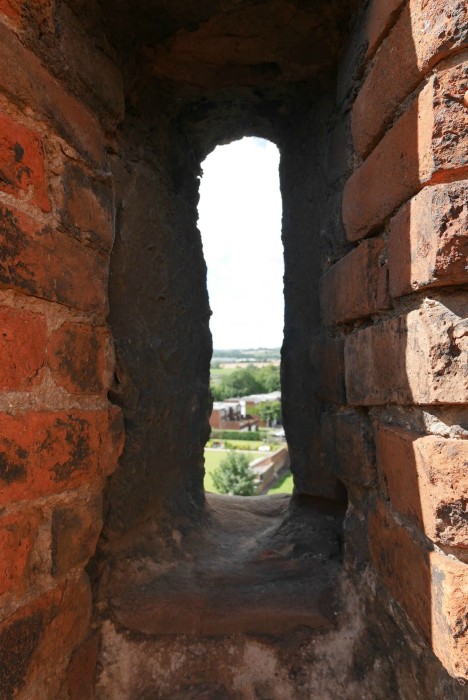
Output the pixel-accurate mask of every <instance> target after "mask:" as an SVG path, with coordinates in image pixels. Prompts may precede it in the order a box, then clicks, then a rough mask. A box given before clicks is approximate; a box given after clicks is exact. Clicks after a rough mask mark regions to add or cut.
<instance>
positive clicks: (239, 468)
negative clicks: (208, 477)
mask: <svg viewBox="0 0 468 700" xmlns="http://www.w3.org/2000/svg"><path fill="white" fill-rule="evenodd" d="M212 479H213V483H214V485H215V487H216V489H217V490H218V492H219V493H225V494H229V495H230V496H253V495H254V493H255V476H254V473H253V472H252V470H251V469H250V466H249V460H248V459H247V457H246V456H245V455H244V454H241V453H237V454H236V453H235V452H228V454H227V456H226V457H225V458H224V459H223V460H222V462H221V464H220V465H219V467H217V468H216V469H215V470H214V471H213V473H212Z"/></svg>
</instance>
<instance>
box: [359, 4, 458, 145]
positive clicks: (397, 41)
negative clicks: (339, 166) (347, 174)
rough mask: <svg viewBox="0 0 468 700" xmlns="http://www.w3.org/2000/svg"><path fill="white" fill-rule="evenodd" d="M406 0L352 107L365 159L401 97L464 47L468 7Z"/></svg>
mask: <svg viewBox="0 0 468 700" xmlns="http://www.w3.org/2000/svg"><path fill="white" fill-rule="evenodd" d="M450 9H451V11H450V12H448V11H447V4H446V3H445V2H442V0H426V2H422V0H410V2H408V4H407V5H406V7H405V8H404V10H403V12H402V14H401V16H400V18H399V20H398V22H397V23H396V25H395V26H394V28H393V29H392V31H391V33H390V35H389V37H388V38H387V40H386V41H385V42H384V44H383V45H382V48H381V49H380V51H379V52H378V54H377V56H376V59H375V62H374V65H373V66H372V68H371V71H370V73H369V75H368V76H367V78H366V81H365V83H364V85H363V87H362V89H361V91H360V93H359V95H358V97H357V99H356V102H355V104H354V108H353V127H352V128H353V137H354V144H355V148H356V151H357V153H358V154H359V155H361V156H365V155H367V154H368V153H369V151H370V150H371V149H372V147H373V146H374V145H375V143H376V142H377V141H378V139H379V137H380V136H381V134H382V132H383V131H384V129H385V127H386V126H387V125H388V124H389V123H390V121H391V119H392V118H393V117H394V115H395V113H396V110H397V109H398V107H399V106H400V104H401V103H402V102H403V101H404V99H405V98H406V97H407V96H408V95H409V94H410V93H411V92H412V91H413V90H414V89H415V88H416V87H417V85H418V83H419V82H420V81H421V80H422V78H423V76H424V75H425V74H427V73H428V71H429V70H430V69H431V68H432V66H434V65H435V64H436V63H437V62H438V61H439V60H440V58H441V57H442V58H443V57H444V56H447V55H448V54H449V53H450V52H451V51H453V50H460V48H463V47H468V35H467V33H466V26H467V23H468V7H467V5H466V3H462V2H460V3H457V4H454V6H453V7H451V8H450Z"/></svg>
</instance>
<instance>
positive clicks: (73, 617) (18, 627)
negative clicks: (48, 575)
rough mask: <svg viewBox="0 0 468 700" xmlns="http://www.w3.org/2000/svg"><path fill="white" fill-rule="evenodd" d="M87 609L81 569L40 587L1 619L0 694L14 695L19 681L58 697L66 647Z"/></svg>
mask: <svg viewBox="0 0 468 700" xmlns="http://www.w3.org/2000/svg"><path fill="white" fill-rule="evenodd" d="M90 611H91V593H90V586H89V580H88V577H87V576H86V575H85V574H83V575H81V576H80V577H79V578H76V579H69V580H67V581H65V582H64V583H63V584H61V585H60V586H58V587H57V588H54V589H52V590H50V591H48V592H47V593H44V594H43V595H41V596H40V597H38V598H36V599H35V600H33V601H32V602H31V603H28V605H26V606H23V607H22V608H20V609H19V610H17V611H16V612H15V613H14V614H13V615H12V616H11V617H10V618H9V619H8V620H6V621H5V622H4V623H3V624H1V625H0V688H1V690H2V698H3V697H5V699H6V698H12V697H16V696H17V694H18V691H20V690H21V689H22V688H23V687H26V688H28V690H29V689H33V696H34V697H40V698H49V697H50V698H55V697H59V695H61V692H60V688H61V687H62V685H63V678H64V675H65V672H66V667H67V666H68V662H69V659H70V656H71V653H72V651H73V649H74V648H75V647H76V646H77V645H79V644H80V643H81V641H82V640H83V639H84V637H85V634H86V631H87V629H88V626H89V619H90ZM29 696H30V693H29V692H28V693H27V697H29Z"/></svg>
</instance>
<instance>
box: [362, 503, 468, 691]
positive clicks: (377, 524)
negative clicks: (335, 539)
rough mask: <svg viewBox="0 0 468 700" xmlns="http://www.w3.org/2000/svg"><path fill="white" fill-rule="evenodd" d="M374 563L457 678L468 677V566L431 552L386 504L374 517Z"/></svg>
mask: <svg viewBox="0 0 468 700" xmlns="http://www.w3.org/2000/svg"><path fill="white" fill-rule="evenodd" d="M369 536H370V551H371V557H372V560H373V562H374V566H375V568H376V570H377V572H378V574H379V575H380V577H381V578H382V580H383V582H384V583H385V585H386V586H387V588H388V589H389V591H390V593H391V594H392V595H393V597H394V598H395V599H396V600H397V601H398V602H399V604H400V605H401V607H402V608H403V609H404V610H405V612H406V614H407V615H408V617H409V618H410V619H411V621H412V622H413V624H414V625H415V626H416V627H417V628H418V629H419V631H420V632H421V634H422V635H423V636H424V637H425V638H426V640H427V641H428V643H429V644H430V646H431V647H432V649H433V651H434V653H435V654H436V655H437V656H438V657H439V659H440V660H441V661H442V663H443V664H444V666H445V668H447V670H448V671H449V672H450V673H451V674H452V675H454V676H457V677H459V678H463V679H466V678H467V677H468V661H467V660H468V625H467V624H466V623H467V617H468V610H467V599H468V566H467V565H466V564H463V563H461V562H459V561H457V560H454V559H450V558H449V557H447V556H445V555H443V554H442V553H439V552H435V551H430V552H429V551H428V550H427V549H425V548H424V547H423V546H422V545H420V544H418V543H416V542H415V540H414V539H413V538H412V537H411V535H410V534H409V533H408V532H407V531H406V530H405V529H404V528H403V527H402V526H401V525H398V524H397V523H396V522H395V520H394V519H393V517H392V515H391V514H390V512H389V510H388V509H387V507H386V506H385V505H384V504H383V503H378V505H377V509H376V511H375V512H374V513H373V515H372V516H371V519H370V531H369Z"/></svg>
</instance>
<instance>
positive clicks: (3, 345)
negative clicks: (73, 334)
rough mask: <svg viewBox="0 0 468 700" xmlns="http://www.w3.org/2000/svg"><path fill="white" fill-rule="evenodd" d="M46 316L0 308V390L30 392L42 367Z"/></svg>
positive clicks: (21, 310)
mask: <svg viewBox="0 0 468 700" xmlns="http://www.w3.org/2000/svg"><path fill="white" fill-rule="evenodd" d="M46 340H47V324H46V319H45V316H43V315H42V314H37V313H32V312H31V311H26V310H24V309H12V308H10V307H6V306H0V391H30V390H31V389H33V388H34V387H35V386H36V385H37V384H38V382H40V381H41V378H42V377H41V369H42V367H43V366H44V364H45V347H46Z"/></svg>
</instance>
